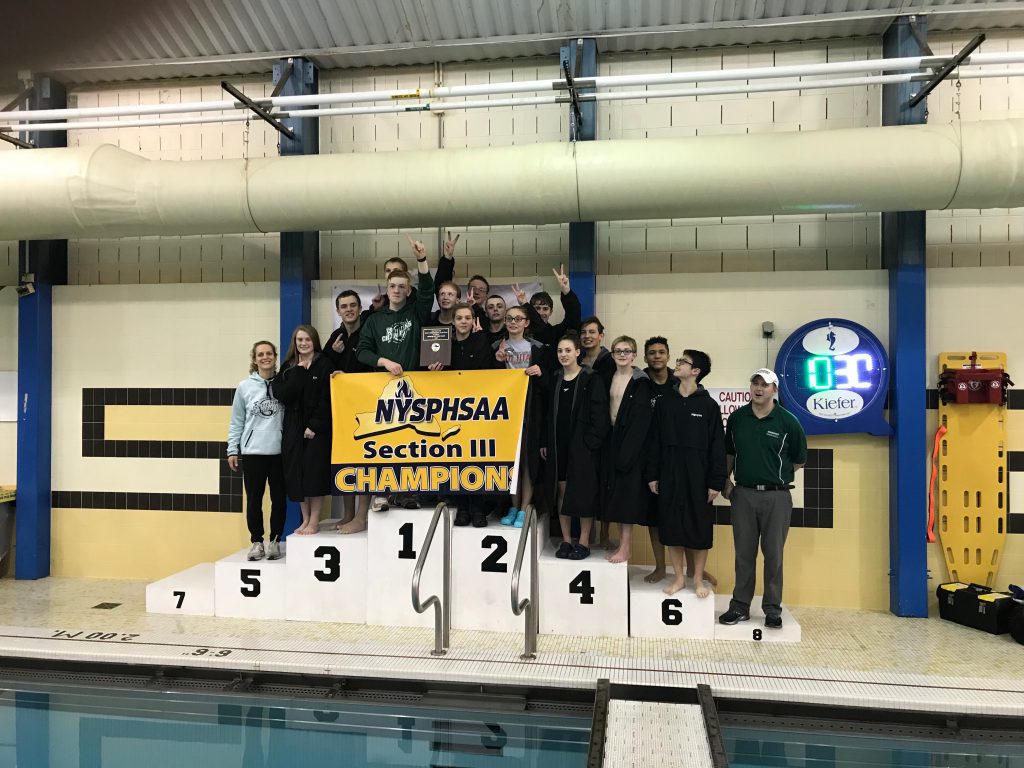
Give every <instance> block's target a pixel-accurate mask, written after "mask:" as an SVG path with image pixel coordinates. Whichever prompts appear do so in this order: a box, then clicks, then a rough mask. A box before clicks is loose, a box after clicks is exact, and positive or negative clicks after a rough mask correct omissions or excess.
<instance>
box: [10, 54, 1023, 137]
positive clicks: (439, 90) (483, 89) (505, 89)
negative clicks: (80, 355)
mask: <svg viewBox="0 0 1024 768" xmlns="http://www.w3.org/2000/svg"><path fill="white" fill-rule="evenodd" d="M952 59H953V57H952V56H908V57H900V58H893V59H867V60H859V61H833V62H827V63H822V64H791V65H786V66H781V67H744V68H740V69H713V70H706V69H701V70H691V71H688V72H665V73H647V74H637V75H606V76H602V77H590V78H582V79H579V80H578V81H577V85H578V86H579V87H581V88H597V89H601V88H622V87H628V86H637V85H672V84H676V83H711V82H724V81H730V80H770V79H775V78H783V77H811V76H818V75H837V74H858V73H864V72H889V71H910V70H918V69H921V68H929V67H936V66H943V65H945V64H947V63H948V62H950V61H951V60H952ZM963 64H964V65H968V64H971V65H993V64H1024V52H1020V51H1016V52H1008V53H976V54H973V55H971V56H969V57H968V58H966V59H965V60H964V62H963ZM564 89H565V81H564V80H562V79H561V78H556V79H549V80H523V81H514V82H504V83H481V84H474V85H455V86H442V87H435V88H422V89H421V88H413V89H409V88H398V89H390V90H379V91H355V92H350V93H322V94H310V95H304V96H275V97H271V98H254V99H253V101H255V102H256V103H257V104H259V105H260V106H263V107H268V108H269V107H277V108H281V109H287V108H289V107H292V108H294V107H303V106H311V105H327V106H330V105H335V104H357V103H366V102H375V101H394V100H425V99H439V98H461V97H468V96H484V95H490V94H510V93H536V92H540V91H551V90H555V91H560V90H564ZM242 108H244V105H243V104H242V103H241V102H238V101H235V100H233V99H219V100H215V101H192V102H181V103H178V104H137V105H132V106H116V107H114V106H111V107H79V108H69V109H37V110H19V111H17V112H11V113H10V115H9V116H7V115H5V119H6V120H8V121H9V122H11V123H21V122H28V121H52V120H70V119H81V118H99V117H123V116H134V115H159V114H183V113H187V112H222V111H226V110H235V109H242ZM33 129H34V127H33Z"/></svg>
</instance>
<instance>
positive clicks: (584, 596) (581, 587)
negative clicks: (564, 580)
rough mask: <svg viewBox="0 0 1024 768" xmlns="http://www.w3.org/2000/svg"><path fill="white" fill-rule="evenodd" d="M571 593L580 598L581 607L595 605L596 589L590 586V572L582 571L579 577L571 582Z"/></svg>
mask: <svg viewBox="0 0 1024 768" xmlns="http://www.w3.org/2000/svg"><path fill="white" fill-rule="evenodd" d="M569 592H571V593H572V594H574V595H579V596H580V605H593V604H594V588H593V587H592V586H590V571H580V572H579V575H578V576H577V577H576V578H575V579H573V580H572V581H570V582H569Z"/></svg>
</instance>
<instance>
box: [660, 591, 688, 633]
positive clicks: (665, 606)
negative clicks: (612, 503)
mask: <svg viewBox="0 0 1024 768" xmlns="http://www.w3.org/2000/svg"><path fill="white" fill-rule="evenodd" d="M682 607H683V604H682V602H680V601H679V600H676V599H675V598H674V597H673V598H670V599H668V600H662V601H661V623H662V624H667V625H668V626H670V627H677V626H679V625H680V624H682V623H683V612H682V611H681V610H679V609H680V608H682Z"/></svg>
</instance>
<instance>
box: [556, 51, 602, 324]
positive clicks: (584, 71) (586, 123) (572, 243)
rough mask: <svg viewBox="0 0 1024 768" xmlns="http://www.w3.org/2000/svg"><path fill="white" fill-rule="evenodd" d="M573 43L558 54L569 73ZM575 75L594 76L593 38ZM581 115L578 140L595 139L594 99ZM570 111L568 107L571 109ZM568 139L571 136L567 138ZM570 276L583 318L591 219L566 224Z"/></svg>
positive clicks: (593, 264)
mask: <svg viewBox="0 0 1024 768" xmlns="http://www.w3.org/2000/svg"><path fill="white" fill-rule="evenodd" d="M576 45H577V41H576V40H573V41H572V42H571V43H569V44H568V45H563V46H562V48H561V51H560V53H559V67H561V66H562V63H563V62H567V63H568V64H569V71H570V72H572V71H573V68H574V67H575V65H576ZM577 76H578V77H597V41H596V40H594V39H593V38H585V39H584V40H583V56H582V57H581V60H580V72H579V73H578V74H577ZM594 92H595V89H594V88H587V89H585V90H581V91H580V93H594ZM580 112H581V113H582V115H583V121H582V125H581V126H580V130H579V134H578V135H577V137H576V140H577V141H593V140H594V139H596V138H597V102H596V101H588V102H584V103H582V104H580ZM570 113H571V108H570ZM570 138H571V137H570ZM569 277H570V279H571V280H572V289H573V291H574V292H575V293H576V295H577V296H579V297H580V304H581V305H582V313H583V317H589V316H590V315H592V314H594V308H595V303H596V302H595V298H596V296H597V223H596V222H593V221H586V222H573V223H570V224H569Z"/></svg>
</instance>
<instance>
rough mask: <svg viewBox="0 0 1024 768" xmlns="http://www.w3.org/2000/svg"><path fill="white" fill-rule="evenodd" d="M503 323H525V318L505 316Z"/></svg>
mask: <svg viewBox="0 0 1024 768" xmlns="http://www.w3.org/2000/svg"><path fill="white" fill-rule="evenodd" d="M505 322H506V323H509V324H513V323H525V322H526V318H525V317H520V316H519V315H506V316H505Z"/></svg>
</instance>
